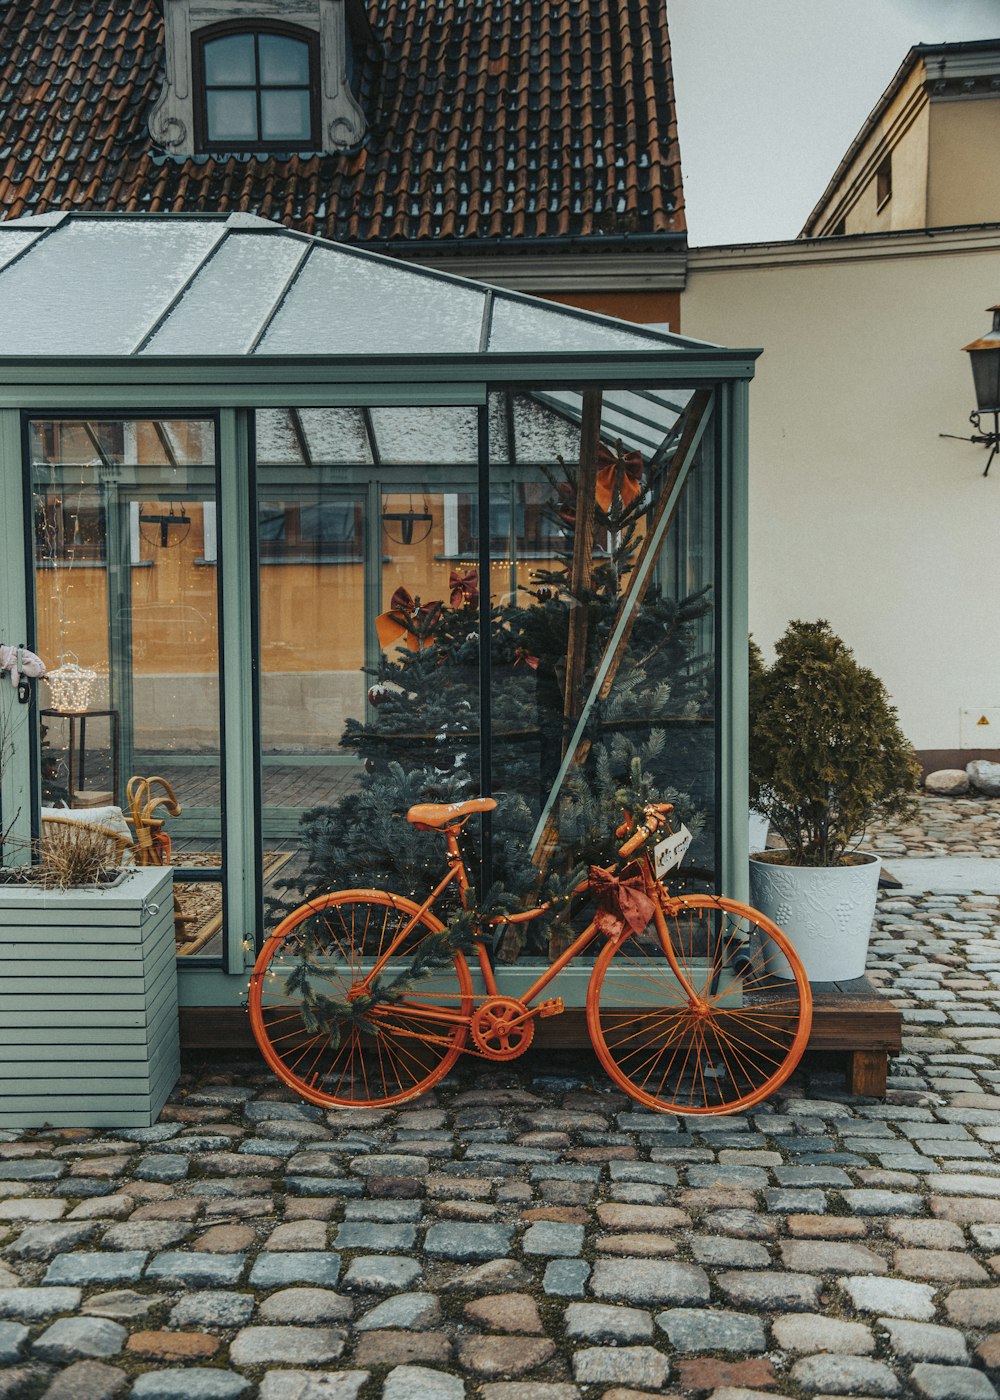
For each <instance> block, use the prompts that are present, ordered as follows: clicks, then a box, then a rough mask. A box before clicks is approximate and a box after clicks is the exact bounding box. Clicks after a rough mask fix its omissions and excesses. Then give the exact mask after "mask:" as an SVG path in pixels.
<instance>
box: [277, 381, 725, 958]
mask: <svg viewBox="0 0 1000 1400" xmlns="http://www.w3.org/2000/svg"><path fill="white" fill-rule="evenodd" d="M707 402H708V400H707V396H705V395H702V396H700V397H698V396H696V397H695V398H694V399H692V396H691V395H690V394H681V395H678V394H676V393H671V394H661V393H659V392H657V391H655V390H641V391H638V390H635V391H633V390H630V391H628V392H624V391H614V390H609V391H605V392H601V391H599V390H596V389H588V390H585V391H581V390H577V391H573V390H570V389H560V390H558V391H551V392H542V391H539V392H538V393H531V392H528V391H524V390H517V391H512V392H506V393H500V392H495V393H492V394H491V395H490V401H489V412H488V415H487V416H488V422H489V434H490V455H491V473H490V496H489V502H488V509H487V502H485V501H483V500H481V499H480V496H479V490H478V485H477V482H476V480H475V477H474V471H473V470H472V464H473V462H474V460H475V450H476V444H477V421H476V412H475V410H473V409H462V408H454V407H441V408H432V407H426V406H425V407H420V408H412V409H407V408H402V407H394V408H372V409H370V410H363V409H346V410H337V412H338V413H339V414H340V415H341V417H340V418H338V419H337V420H336V422H333V421H331V420H329V419H324V418H323V417H322V416H321V415H320V414H319V413H318V411H310V410H297V411H295V412H292V411H288V412H283V413H282V412H271V411H269V414H268V415H267V416H265V415H264V414H263V413H262V414H259V415H258V425H257V451H258V482H259V488H258V489H259V500H258V534H259V542H260V560H261V566H260V573H261V627H262V636H264V637H265V638H266V639H267V640H266V642H265V645H264V647H263V649H262V667H263V693H262V699H263V720H262V747H263V753H264V793H265V810H264V823H265V833H266V835H267V837H268V838H269V839H268V841H266V843H265V844H266V846H267V848H268V849H271V850H273V851H276V852H284V853H286V854H287V856H288V860H289V864H288V866H287V867H286V870H285V876H286V878H287V879H288V880H289V882H290V888H289V898H288V902H289V903H291V902H292V900H293V899H295V900H297V898H298V897H301V895H302V894H306V893H313V892H315V891H316V890H317V889H321V888H325V889H330V888H344V887H347V886H362V887H374V888H381V889H390V890H394V891H397V892H399V893H402V894H418V895H420V896H421V898H422V897H423V896H424V895H425V894H426V893H427V891H428V890H429V889H430V888H431V887H432V885H433V884H434V883H435V882H436V879H437V878H439V872H440V865H441V858H442V844H441V840H440V838H439V837H437V836H435V835H433V834H430V833H424V832H419V831H417V830H415V829H414V828H413V827H412V826H411V825H409V824H407V823H406V822H405V821H404V820H403V817H404V814H405V812H406V811H407V809H408V808H409V807H410V806H412V805H413V804H415V803H418V802H450V801H459V800H462V799H464V798H467V797H470V796H475V795H478V794H479V793H480V791H481V790H482V787H483V775H482V773H481V767H480V765H481V758H482V752H483V748H484V745H485V747H487V748H489V747H490V746H491V750H492V752H491V768H490V772H489V774H488V775H487V776H488V778H489V780H490V782H491V784H492V791H493V795H494V796H495V797H496V798H497V800H498V810H497V812H496V814H495V817H494V820H493V823H492V838H491V848H490V850H489V852H488V853H487V848H486V847H485V846H483V845H481V834H482V830H483V828H482V827H481V825H480V822H479V819H478V818H477V819H476V820H475V821H474V822H470V824H469V825H468V827H467V829H466V833H465V839H464V850H465V853H466V856H467V859H468V860H469V863H470V866H471V867H472V869H473V870H477V871H478V870H483V869H485V868H486V865H487V863H488V862H491V877H492V880H493V881H494V882H495V883H496V885H498V886H501V887H502V888H503V889H504V890H505V891H506V892H507V894H508V895H511V896H513V897H526V896H530V895H531V894H532V892H537V891H538V890H539V889H547V890H550V891H551V890H553V889H557V888H559V887H564V886H566V885H567V883H572V880H573V877H574V872H578V871H579V869H580V867H581V866H582V865H583V866H585V865H586V864H587V863H588V862H594V863H604V864H607V863H608V862H609V861H610V860H611V859H612V858H613V850H614V841H615V837H614V832H615V828H616V827H617V826H618V825H619V823H620V822H621V820H622V813H623V810H626V809H627V810H630V811H637V810H638V809H639V807H640V806H641V803H642V802H643V801H646V800H656V801H670V802H674V803H675V804H676V806H677V808H678V812H679V815H680V817H681V819H682V820H684V821H685V822H686V823H687V825H688V826H689V827H690V828H691V829H692V830H693V832H694V834H695V838H696V840H695V846H694V848H693V854H692V856H691V858H690V859H689V862H688V864H689V869H688V872H687V879H688V882H689V884H697V883H698V882H699V881H700V882H701V883H706V882H711V881H712V879H713V877H714V871H715V867H716V850H715V844H716V821H715V812H714V804H715V717H714V693H715V660H714V632H713V615H712V585H713V583H714V570H715V560H714V543H713V538H714V537H713V534H712V530H711V522H712V518H713V517H712V497H711V486H712V481H713V474H714V460H715V459H714V455H713V453H714V448H711V447H708V448H701V447H698V445H697V438H698V435H699V433H700V432H701V431H702V430H703V428H704V427H705V425H706V424H707V422H708V413H707ZM626 431H628V432H629V436H628V437H627V438H626V437H625V436H624V435H623V434H624V433H625V432H626ZM706 441H708V439H706ZM352 443H353V444H354V447H353V449H349V448H348V444H352ZM494 443H496V450H495V451H494ZM352 450H353V452H354V455H353V458H351V451H352ZM268 453H270V454H271V455H270V458H268V457H267V455H266V454H268ZM487 520H488V523H487ZM484 529H488V532H489V534H488V541H485V540H484V539H483V531H484ZM665 542H666V544H665ZM484 544H486V545H487V548H485V549H484V550H483V555H485V556H486V558H483V557H482V556H481V553H480V551H481V547H482V546H483V545H484ZM487 558H488V580H487V578H485V577H483V576H481V569H482V568H483V567H484V566H485V564H486V562H487ZM279 565H280V567H279ZM639 580H641V584H640V582H639ZM487 584H488V593H489V598H490V604H491V607H490V614H489V618H488V621H484V618H483V616H482V614H481V605H482V600H483V597H484V594H485V593H486V591H487ZM484 626H485V627H486V628H487V630H488V634H489V647H490V656H489V662H490V669H491V687H490V695H489V701H490V707H491V711H492V721H491V728H490V729H489V732H488V734H487V735H486V736H485V738H484V735H483V732H482V731H483V727H484V724H483V706H482V704H481V695H480V675H481V670H480V668H481V657H480V635H481V629H482V628H483V627H484ZM303 814H304V815H303ZM300 816H302V822H301V825H299V822H298V819H299V817H300ZM481 862H482V864H481ZM692 867H693V868H692ZM577 878H579V877H578V875H577ZM279 883H280V881H279ZM531 927H532V932H534V930H535V929H536V928H537V929H539V930H542V929H543V925H541V924H539V925H537V926H536V925H532V926H531ZM550 933H551V930H544V931H543V933H542V937H541V941H540V942H536V944H535V945H533V946H532V945H529V951H531V952H534V953H541V954H542V955H545V954H546V953H547V952H548V951H549V943H548V941H547V940H548V938H549V935H550Z"/></svg>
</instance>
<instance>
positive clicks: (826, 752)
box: [750, 621, 920, 982]
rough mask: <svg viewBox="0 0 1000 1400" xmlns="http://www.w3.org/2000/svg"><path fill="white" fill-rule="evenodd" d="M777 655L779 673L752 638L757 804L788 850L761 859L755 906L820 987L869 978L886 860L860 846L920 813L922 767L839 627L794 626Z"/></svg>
mask: <svg viewBox="0 0 1000 1400" xmlns="http://www.w3.org/2000/svg"><path fill="white" fill-rule="evenodd" d="M776 652H777V655H776V657H775V660H774V663H773V665H771V666H767V665H766V664H765V663H764V659H763V657H762V655H761V652H760V649H759V648H758V647H757V646H756V645H755V644H754V643H753V642H752V641H751V646H750V802H751V806H753V807H755V808H756V809H757V810H758V811H760V812H762V813H763V814H764V815H765V816H767V818H768V819H769V821H770V824H771V827H772V829H773V830H774V831H776V832H777V833H778V835H779V836H780V838H781V840H782V841H783V843H784V848H783V849H781V850H773V851H765V852H760V853H757V854H752V855H751V860H750V893H751V900H752V902H753V903H754V904H755V905H756V906H757V907H758V908H759V909H761V910H762V911H763V912H764V913H765V914H767V915H768V917H769V918H772V919H773V920H774V921H775V923H777V924H779V925H780V926H781V927H782V928H783V929H784V930H785V931H786V933H787V934H788V936H789V938H791V940H792V941H793V943H794V944H795V947H796V949H797V951H798V952H799V954H800V956H801V957H802V961H803V963H804V965H805V969H806V972H807V974H808V975H809V977H810V979H811V980H812V981H817V982H832V981H840V980H843V979H846V978H851V977H860V976H862V975H863V973H864V970H865V957H866V954H867V950H868V938H869V934H870V932H871V925H872V918H873V915H874V912H875V898H876V894H877V891H878V878H879V868H880V864H881V862H880V861H879V859H878V857H877V856H874V855H869V854H863V853H861V852H859V851H857V850H856V849H855V848H856V846H857V843H858V840H859V838H860V837H861V836H862V835H863V833H864V831H865V829H866V828H867V827H868V826H869V825H870V824H871V823H872V822H873V821H874V820H876V819H885V818H887V817H899V816H905V815H907V814H908V813H909V812H910V811H911V810H912V807H913V802H914V797H913V794H914V792H915V790H916V785H917V779H918V777H919V774H920V768H919V764H918V763H917V759H916V756H915V754H914V752H913V748H912V746H911V745H910V743H909V741H908V740H907V739H906V737H905V736H904V734H903V732H902V730H901V729H900V727H899V722H898V720H897V718H896V711H895V708H894V707H893V706H892V705H891V704H890V702H889V696H888V693H887V691H886V689H885V686H884V685H883V684H882V682H881V681H880V680H879V678H878V677H877V676H876V675H874V674H873V673H872V672H871V671H869V670H866V669H865V668H864V667H863V666H859V665H858V663H857V661H856V660H855V658H854V655H853V653H852V652H851V651H850V650H849V648H848V647H846V646H845V645H844V643H843V642H842V641H841V639H840V638H839V637H838V636H836V635H835V633H834V632H833V631H832V630H831V628H830V626H829V624H828V623H826V622H823V621H820V622H790V623H789V625H788V629H787V631H786V632H785V635H784V636H783V637H782V638H781V640H780V641H779V642H778V643H777V646H776Z"/></svg>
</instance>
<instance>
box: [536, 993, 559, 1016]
mask: <svg viewBox="0 0 1000 1400" xmlns="http://www.w3.org/2000/svg"><path fill="white" fill-rule="evenodd" d="M565 1010H566V1008H565V1006H563V999H562V997H550V998H549V1000H548V1001H540V1002H539V1003H538V1013H537V1014H538V1015H539V1017H542V1016H561V1015H562V1014H563V1012H564V1011H565Z"/></svg>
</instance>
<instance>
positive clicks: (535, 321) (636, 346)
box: [489, 296, 671, 352]
mask: <svg viewBox="0 0 1000 1400" xmlns="http://www.w3.org/2000/svg"><path fill="white" fill-rule="evenodd" d="M489 348H490V351H491V352H495V351H498V350H511V351H516V350H658V349H664V350H669V349H670V348H671V347H670V346H669V345H668V344H665V343H663V342H658V341H657V340H655V339H654V338H653V337H652V336H648V335H642V334H640V333H639V332H637V331H630V330H629V329H628V327H627V326H626V325H625V324H624V323H622V324H621V325H617V324H615V323H614V322H613V321H609V322H607V323H605V322H604V321H600V320H592V319H590V317H588V316H576V315H574V314H573V312H572V311H570V310H568V309H567V308H565V307H558V308H555V307H553V308H552V309H551V310H550V309H549V308H548V307H545V306H536V305H534V304H533V303H532V302H528V301H517V300H515V299H514V298H513V297H504V296H497V297H496V299H495V300H494V303H493V318H492V321H491V324H490V344H489Z"/></svg>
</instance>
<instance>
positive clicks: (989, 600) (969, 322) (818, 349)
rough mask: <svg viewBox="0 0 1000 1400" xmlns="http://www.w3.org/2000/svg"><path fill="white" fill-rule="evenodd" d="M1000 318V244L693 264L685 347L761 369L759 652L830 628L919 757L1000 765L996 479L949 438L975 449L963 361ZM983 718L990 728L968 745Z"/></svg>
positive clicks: (840, 242) (901, 244)
mask: <svg viewBox="0 0 1000 1400" xmlns="http://www.w3.org/2000/svg"><path fill="white" fill-rule="evenodd" d="M997 300H1000V229H992V230H974V231H955V232H947V231H945V232H941V231H939V232H938V233H937V234H936V235H934V236H933V237H931V236H929V235H927V234H924V233H914V234H907V235H902V236H900V235H894V236H888V237H887V236H880V235H871V236H867V237H863V238H857V239H849V240H844V239H835V240H832V239H819V240H813V241H809V242H803V241H797V242H794V243H779V244H760V245H756V246H750V247H743V248H741V247H733V248H704V249H693V250H692V251H691V253H690V258H689V264H688V285H687V289H686V291H685V294H684V299H683V317H684V330H685V334H688V335H693V336H698V337H703V338H705V339H707V340H714V341H718V342H720V343H722V344H729V345H746V346H762V347H763V350H764V354H763V356H762V357H761V359H760V360H759V361H758V364H757V375H756V378H755V380H754V382H753V384H752V385H751V390H750V621H751V629H752V631H753V634H754V636H755V637H756V638H757V640H758V641H759V642H760V643H761V644H762V645H763V646H764V647H765V649H767V648H770V646H771V645H772V644H773V642H774V641H775V639H776V638H777V637H778V636H779V635H780V634H781V632H782V631H783V629H784V627H785V625H786V623H787V622H788V621H789V619H791V618H806V619H815V618H819V617H825V618H827V619H828V620H829V622H830V623H831V625H832V626H833V627H834V629H835V630H836V631H837V632H838V633H839V634H840V635H841V636H842V637H843V638H844V640H845V641H846V642H847V643H848V644H849V645H850V646H851V647H852V648H853V649H854V651H855V652H856V654H857V656H858V658H859V659H860V660H861V661H862V662H863V663H864V664H865V665H867V666H870V667H871V668H872V669H873V670H875V671H876V672H877V673H878V674H879V675H880V676H881V677H882V678H883V680H884V681H885V682H886V684H887V685H888V687H889V690H890V691H891V693H892V695H893V698H894V700H895V703H896V704H897V706H898V708H899V712H900V717H901V721H902V724H903V727H904V729H905V730H906V733H907V734H908V736H909V737H910V739H911V741H912V742H913V743H914V745H915V746H916V747H917V748H918V749H921V750H950V749H958V748H960V747H963V746H966V747H976V748H997V747H1000V548H998V543H1000V460H998V461H997V462H996V464H995V465H994V467H993V469H992V471H991V474H990V476H989V477H988V478H986V479H985V480H984V479H983V476H982V471H983V467H984V465H985V452H984V450H983V449H982V448H980V447H976V446H974V445H972V444H969V443H962V442H955V441H950V440H947V439H942V438H940V437H939V436H938V435H939V433H942V432H950V433H964V432H969V431H971V429H970V428H969V427H968V414H969V411H970V409H971V408H972V407H973V404H974V398H973V392H972V375H971V372H970V370H969V364H968V356H967V355H965V354H963V353H962V352H961V347H962V346H963V345H966V344H968V342H969V341H970V340H972V339H974V338H975V337H977V336H978V335H979V334H981V333H982V332H983V331H984V330H985V329H986V327H987V326H988V325H989V317H988V316H987V315H986V314H985V312H984V310H983V308H984V307H987V306H990V305H991V304H993V303H994V302H996V301H997ZM972 710H975V711H977V712H982V713H983V714H986V715H987V716H988V717H989V718H990V719H991V721H992V722H991V725H990V726H989V727H982V726H979V727H975V728H970V723H969V721H970V718H975V717H978V715H977V716H975V717H970V716H969V715H966V716H965V718H964V720H963V713H962V712H963V711H972ZM970 738H971V741H972V742H971V743H969V742H968V741H969V740H970ZM963 741H966V742H965V743H963Z"/></svg>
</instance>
